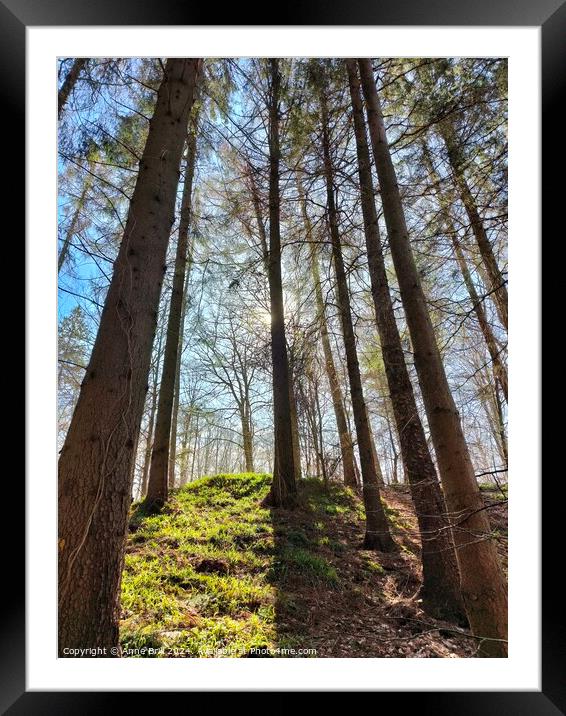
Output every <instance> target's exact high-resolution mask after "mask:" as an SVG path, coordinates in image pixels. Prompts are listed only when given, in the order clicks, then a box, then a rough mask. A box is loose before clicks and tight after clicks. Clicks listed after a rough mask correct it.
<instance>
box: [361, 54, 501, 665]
mask: <svg viewBox="0 0 566 716" xmlns="http://www.w3.org/2000/svg"><path fill="white" fill-rule="evenodd" d="M363 62H364V60H360V63H363ZM368 89H369V90H370V91H369V93H368V94H369V96H368V98H367V100H366V103H367V113H368V124H369V128H370V137H371V143H372V148H373V153H374V158H375V164H376V169H377V174H378V177H379V183H380V189H381V197H382V201H383V212H384V216H385V223H386V226H387V232H388V235H389V245H390V248H391V253H392V257H393V263H394V266H395V271H396V273H397V278H398V281H399V288H400V292H401V299H402V302H403V307H404V309H405V315H406V318H407V324H408V327H409V332H410V334H411V340H412V343H413V348H414V355H415V367H416V369H417V374H418V377H419V383H420V386H421V391H422V395H423V399H424V404H425V409H426V413H427V417H428V422H429V426H430V431H431V435H432V440H433V444H434V448H435V451H436V457H437V461H438V467H439V472H440V477H441V480H442V486H443V488H444V496H445V500H446V504H447V506H448V510H449V515H450V518H451V522H452V524H453V534H454V540H455V543H456V554H457V558H458V562H459V566H460V576H461V590H462V596H463V598H464V604H465V607H466V611H467V614H468V620H469V623H470V626H471V628H472V631H473V633H474V635H475V636H477V637H479V638H480V642H479V653H480V655H482V656H493V657H502V656H506V654H507V647H506V639H507V589H506V585H505V580H504V576H503V573H502V570H501V567H500V565H499V561H498V558H497V552H496V549H495V545H494V543H493V541H492V539H491V529H490V525H489V520H488V518H487V515H486V512H485V509H484V504H483V500H482V497H481V494H480V491H479V488H478V484H477V482H476V478H475V475H474V468H473V465H472V461H471V459H470V455H469V452H468V446H467V444H466V440H465V438H464V434H463V431H462V425H461V423H460V417H459V414H458V411H457V409H456V405H455V403H454V399H453V397H452V394H451V392H450V388H449V385H448V380H447V378H446V373H445V371H444V365H443V363H442V359H441V356H440V352H439V349H438V345H437V342H436V337H435V333H434V328H433V326H432V322H431V320H430V315H429V312H428V307H427V303H426V298H425V295H424V292H423V289H422V286H421V282H420V276H419V272H418V270H417V267H416V264H415V260H414V257H413V253H412V249H411V245H410V242H409V235H408V231H407V226H406V222H405V214H404V210H403V205H402V201H401V195H400V192H399V187H398V184H397V177H396V173H395V168H394V166H393V162H392V159H391V154H390V151H389V146H388V143H387V136H386V132H385V125H384V122H383V115H382V112H381V107H380V103H379V98H378V95H377V90H376V88H375V83H374V82H373V81H372V83H371V87H369V88H368Z"/></svg>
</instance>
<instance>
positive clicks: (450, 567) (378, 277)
mask: <svg viewBox="0 0 566 716" xmlns="http://www.w3.org/2000/svg"><path fill="white" fill-rule="evenodd" d="M346 62H347V69H348V78H349V84H350V96H351V99H352V108H353V115H354V131H355V135H356V147H357V156H358V169H359V181H360V191H361V202H362V213H363V218H364V233H365V239H366V247H367V255H368V265H369V274H370V281H371V292H372V297H373V304H374V307H375V315H376V321H377V328H378V333H379V340H380V343H381V352H382V356H383V364H384V367H385V375H386V378H387V385H388V387H389V394H390V397H391V404H392V407H393V416H394V418H395V425H396V428H397V434H398V436H399V445H400V447H401V454H402V457H403V462H404V463H405V465H406V468H407V476H408V480H409V486H410V489H411V497H412V500H413V504H414V506H415V512H416V515H417V519H418V524H419V532H420V536H421V545H422V566H423V586H422V589H421V595H420V596H421V598H422V600H423V607H424V608H425V610H426V611H428V612H429V613H431V614H433V615H434V616H438V617H440V618H444V619H450V620H456V621H458V622H462V621H464V622H465V619H466V617H465V611H464V605H463V602H462V596H461V593H460V575H459V572H458V564H457V562H456V555H455V552H454V543H453V541H452V536H451V534H450V530H449V528H448V521H447V518H446V505H445V503H444V497H443V495H442V492H441V489H440V484H439V482H438V477H437V475H436V469H435V467H434V463H433V460H432V457H431V455H430V452H429V449H428V445H427V442H426V437H425V432H424V429H423V426H422V422H421V419H420V417H419V413H418V409H417V402H416V400H415V395H414V392H413V386H412V385H411V380H410V378H409V371H408V369H407V365H406V362H405V356H404V353H403V346H402V343H401V337H400V335H399V329H398V328H397V322H396V320H395V312H394V310H393V303H392V301H391V293H390V290H389V282H388V279H387V272H386V269H385V258H384V255H383V246H382V242H381V236H380V231H379V224H378V219H377V210H376V206H375V199H374V188H373V178H372V174H371V159H370V150H369V147H368V142H367V135H366V125H365V120H364V113H363V106H362V97H361V94H360V82H359V80H358V73H357V67H356V61H355V60H347V61H346ZM359 66H360V76H361V82H362V85H363V89H364V95H365V97H366V102H367V106H368V107H369V106H371V105H370V102H371V90H372V87H373V88H375V84H374V81H373V71H372V68H371V62H370V60H360V61H359Z"/></svg>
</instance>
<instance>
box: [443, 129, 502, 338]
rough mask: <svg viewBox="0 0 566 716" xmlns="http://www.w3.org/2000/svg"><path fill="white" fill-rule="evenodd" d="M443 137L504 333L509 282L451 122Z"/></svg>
mask: <svg viewBox="0 0 566 716" xmlns="http://www.w3.org/2000/svg"><path fill="white" fill-rule="evenodd" d="M440 133H441V136H442V139H443V140H444V144H445V145H446V151H447V154H448V161H449V163H450V168H451V169H452V173H453V175H454V180H455V182H456V186H457V188H458V191H459V192H460V198H461V199H462V203H463V204H464V208H465V210H466V213H467V215H468V219H469V220H470V224H471V227H472V231H473V232H474V236H475V237H476V242H477V245H478V249H479V251H480V255H481V257H482V261H483V263H484V266H485V269H486V272H487V276H488V279H489V285H488V289H489V290H490V292H491V296H492V298H493V302H494V303H495V307H496V309H497V314H498V316H499V320H500V321H501V325H502V326H503V327H504V328H505V330H508V313H507V310H508V309H507V304H508V297H507V281H506V280H505V278H504V277H503V274H502V273H501V269H500V268H499V266H498V265H497V259H496V258H495V254H494V253H493V247H492V245H491V242H490V240H489V238H488V236H487V232H486V230H485V227H484V224H483V221H482V219H481V216H480V214H479V211H478V207H477V205H476V202H475V200H474V197H473V195H472V192H471V191H470V187H469V185H468V181H467V179H466V175H465V173H464V167H463V161H462V156H461V150H460V147H459V145H458V139H457V137H456V134H455V129H454V127H453V125H452V124H451V123H450V122H449V120H448V119H446V120H444V122H443V123H442V124H441V126H440Z"/></svg>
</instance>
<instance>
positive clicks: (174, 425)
mask: <svg viewBox="0 0 566 716" xmlns="http://www.w3.org/2000/svg"><path fill="white" fill-rule="evenodd" d="M190 270H191V258H190V249H189V255H188V259H187V272H186V275H185V286H184V288H183V302H182V305H181V318H180V322H179V343H178V345H177V365H176V366H175V388H174V393H173V408H172V410H171V440H170V445H169V487H170V488H171V489H173V488H174V487H175V479H176V474H175V473H176V470H177V465H176V463H177V433H178V430H179V403H180V398H181V358H182V354H183V335H184V333H185V315H186V312H187V302H188V296H187V291H188V287H189V273H190Z"/></svg>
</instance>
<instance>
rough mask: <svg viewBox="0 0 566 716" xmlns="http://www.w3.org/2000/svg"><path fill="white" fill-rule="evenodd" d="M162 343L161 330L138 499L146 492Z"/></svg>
mask: <svg viewBox="0 0 566 716" xmlns="http://www.w3.org/2000/svg"><path fill="white" fill-rule="evenodd" d="M162 343H163V329H161V330H160V331H159V338H158V343H157V351H156V354H155V368H154V371H153V382H152V386H151V405H150V408H149V421H148V425H147V440H146V442H145V451H144V458H143V467H142V477H141V485H140V493H139V496H140V498H143V497H145V495H146V492H147V479H148V477H149V465H150V462H151V448H152V446H153V430H154V428H155V414H156V413H157V396H158V394H159V388H158V381H159V363H160V361H161V346H162Z"/></svg>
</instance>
